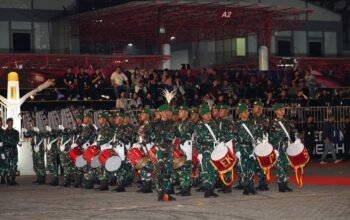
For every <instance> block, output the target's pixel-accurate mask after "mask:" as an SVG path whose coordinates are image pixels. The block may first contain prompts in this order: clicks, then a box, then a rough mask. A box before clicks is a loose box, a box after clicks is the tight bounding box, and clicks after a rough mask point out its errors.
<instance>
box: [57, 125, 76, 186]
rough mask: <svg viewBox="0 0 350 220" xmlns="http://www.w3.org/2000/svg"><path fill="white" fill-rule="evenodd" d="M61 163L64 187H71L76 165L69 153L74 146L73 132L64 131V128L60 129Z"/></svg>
mask: <svg viewBox="0 0 350 220" xmlns="http://www.w3.org/2000/svg"><path fill="white" fill-rule="evenodd" d="M60 129H61V132H60V134H59V135H60V138H59V141H60V146H59V147H60V153H59V155H60V162H61V165H62V166H63V176H64V178H63V186H64V187H69V186H71V185H72V184H73V183H74V176H73V175H74V171H75V168H76V167H75V164H74V163H73V162H72V161H71V160H70V159H69V157H68V151H69V150H70V146H71V144H72V132H71V130H70V129H64V128H63V126H62V127H60Z"/></svg>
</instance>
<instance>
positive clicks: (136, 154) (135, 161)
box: [126, 148, 148, 170]
mask: <svg viewBox="0 0 350 220" xmlns="http://www.w3.org/2000/svg"><path fill="white" fill-rule="evenodd" d="M126 158H127V159H128V161H129V162H130V163H131V164H132V165H133V166H134V167H135V169H137V170H139V169H141V168H142V167H144V166H145V165H146V163H147V161H148V158H147V156H146V155H145V154H144V153H143V152H142V151H141V150H140V149H139V148H131V149H130V150H129V151H128V153H127V155H126Z"/></svg>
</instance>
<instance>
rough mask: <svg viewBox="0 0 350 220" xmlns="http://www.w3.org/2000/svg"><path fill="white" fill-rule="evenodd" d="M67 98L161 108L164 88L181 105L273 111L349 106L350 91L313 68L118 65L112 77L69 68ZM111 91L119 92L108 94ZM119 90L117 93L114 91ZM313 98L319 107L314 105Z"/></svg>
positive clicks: (121, 106)
mask: <svg viewBox="0 0 350 220" xmlns="http://www.w3.org/2000/svg"><path fill="white" fill-rule="evenodd" d="M63 85H64V87H65V88H66V91H65V97H66V98H67V99H81V100H83V99H84V100H86V99H93V100H99V99H115V100H116V108H119V109H127V108H141V107H143V106H149V107H150V108H156V107H158V106H159V105H160V104H162V103H163V101H164V100H163V98H162V96H161V92H160V90H161V89H168V90H174V89H176V90H177V96H176V103H175V104H176V105H178V106H179V105H182V104H186V105H188V106H190V107H191V106H198V105H199V104H201V103H203V102H208V103H209V104H212V103H217V104H220V103H226V104H228V105H230V106H232V107H233V106H236V105H237V104H238V103H242V102H245V103H246V104H248V105H251V104H252V103H253V101H255V100H261V101H263V102H264V103H265V106H267V107H270V106H272V105H273V104H274V103H275V102H282V103H285V104H291V105H296V106H308V105H321V106H322V105H343V101H344V98H345V97H349V89H333V90H328V89H319V88H317V84H316V82H315V76H314V75H313V74H311V71H310V70H305V71H278V72H259V71H248V70H237V71H236V70H229V71H217V70H213V69H206V68H202V69H200V71H199V72H194V71H192V70H191V69H184V70H179V71H174V70H167V69H165V70H161V71H157V70H153V71H148V70H141V69H139V68H135V69H134V70H132V71H125V70H123V68H122V67H120V66H118V67H116V68H115V70H114V71H113V72H112V74H111V76H110V77H107V76H106V75H105V74H103V73H102V71H101V68H96V69H95V70H94V73H93V74H92V75H89V74H88V73H87V71H85V69H84V67H80V68H79V73H78V74H74V73H73V71H72V67H68V68H67V69H66V73H65V75H64V79H63ZM106 88H110V89H109V91H113V92H110V93H108V91H107V90H108V89H107V90H106ZM112 89H113V90H112ZM310 100H313V103H312V104H310Z"/></svg>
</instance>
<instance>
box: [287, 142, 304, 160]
mask: <svg viewBox="0 0 350 220" xmlns="http://www.w3.org/2000/svg"><path fill="white" fill-rule="evenodd" d="M296 146H297V147H300V151H298V152H297V153H295V154H292V153H293V152H291V151H292V150H294V149H296ZM304 148H305V145H304V144H302V143H300V144H291V145H289V146H288V147H287V150H286V153H287V155H288V156H291V157H295V156H298V155H299V154H301V153H303V151H304ZM298 150H299V149H298Z"/></svg>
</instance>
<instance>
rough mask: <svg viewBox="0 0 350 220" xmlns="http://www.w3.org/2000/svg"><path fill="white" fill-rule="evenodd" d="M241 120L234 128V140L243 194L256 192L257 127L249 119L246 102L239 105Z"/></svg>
mask: <svg viewBox="0 0 350 220" xmlns="http://www.w3.org/2000/svg"><path fill="white" fill-rule="evenodd" d="M238 116H239V120H238V121H237V122H236V124H235V125H234V128H233V141H234V142H235V144H236V156H237V158H238V159H239V163H240V169H241V178H242V180H241V181H242V184H243V195H249V194H250V193H251V194H253V195H254V194H256V191H255V189H254V182H253V177H254V172H255V157H254V152H253V148H254V146H255V144H256V143H255V139H254V135H255V129H254V125H253V123H252V122H251V121H250V120H249V111H248V107H247V105H246V104H244V103H243V104H241V105H240V106H239V107H238Z"/></svg>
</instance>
